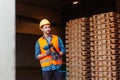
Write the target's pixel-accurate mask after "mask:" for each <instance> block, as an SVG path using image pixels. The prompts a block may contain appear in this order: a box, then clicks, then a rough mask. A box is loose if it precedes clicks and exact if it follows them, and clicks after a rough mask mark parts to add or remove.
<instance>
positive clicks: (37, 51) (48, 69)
mask: <svg viewBox="0 0 120 80" xmlns="http://www.w3.org/2000/svg"><path fill="white" fill-rule="evenodd" d="M50 38H51V37H50ZM50 38H48V39H47V41H48V42H50ZM58 47H59V49H60V51H61V52H63V54H65V47H64V44H63V41H62V39H61V38H60V37H58ZM39 54H41V52H40V45H39V43H38V41H37V42H36V44H35V57H36V59H38V55H39ZM60 67H61V65H53V64H52V65H50V66H48V67H44V68H42V71H50V70H56V69H59V68H60Z"/></svg>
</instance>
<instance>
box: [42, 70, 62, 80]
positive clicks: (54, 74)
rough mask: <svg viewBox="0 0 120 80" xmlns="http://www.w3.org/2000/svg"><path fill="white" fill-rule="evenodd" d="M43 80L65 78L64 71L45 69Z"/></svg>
mask: <svg viewBox="0 0 120 80" xmlns="http://www.w3.org/2000/svg"><path fill="white" fill-rule="evenodd" d="M42 75H43V80H64V77H63V74H62V72H59V71H58V70H51V71H43V72H42Z"/></svg>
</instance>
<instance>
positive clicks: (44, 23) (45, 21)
mask: <svg viewBox="0 0 120 80" xmlns="http://www.w3.org/2000/svg"><path fill="white" fill-rule="evenodd" d="M46 24H49V25H50V22H49V21H48V20H47V19H42V20H41V21H40V25H39V27H40V29H41V27H42V26H43V25H46Z"/></svg>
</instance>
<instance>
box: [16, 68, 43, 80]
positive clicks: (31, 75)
mask: <svg viewBox="0 0 120 80" xmlns="http://www.w3.org/2000/svg"><path fill="white" fill-rule="evenodd" d="M16 80H42V75H41V71H40V70H39V68H36V69H35V68H19V69H18V68H17V69H16Z"/></svg>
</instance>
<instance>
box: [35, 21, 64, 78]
mask: <svg viewBox="0 0 120 80" xmlns="http://www.w3.org/2000/svg"><path fill="white" fill-rule="evenodd" d="M39 28H40V30H41V31H42V32H43V36H42V37H40V38H39V39H38V40H37V42H36V44H35V56H36V59H38V60H39V61H40V65H41V67H42V75H43V80H52V79H53V78H54V80H64V79H63V74H62V72H60V71H59V70H60V69H61V65H62V57H61V56H63V55H64V54H65V47H64V44H63V41H62V39H61V38H60V37H59V36H57V35H53V34H51V23H50V21H49V20H47V19H43V20H41V21H40V25H39Z"/></svg>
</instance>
